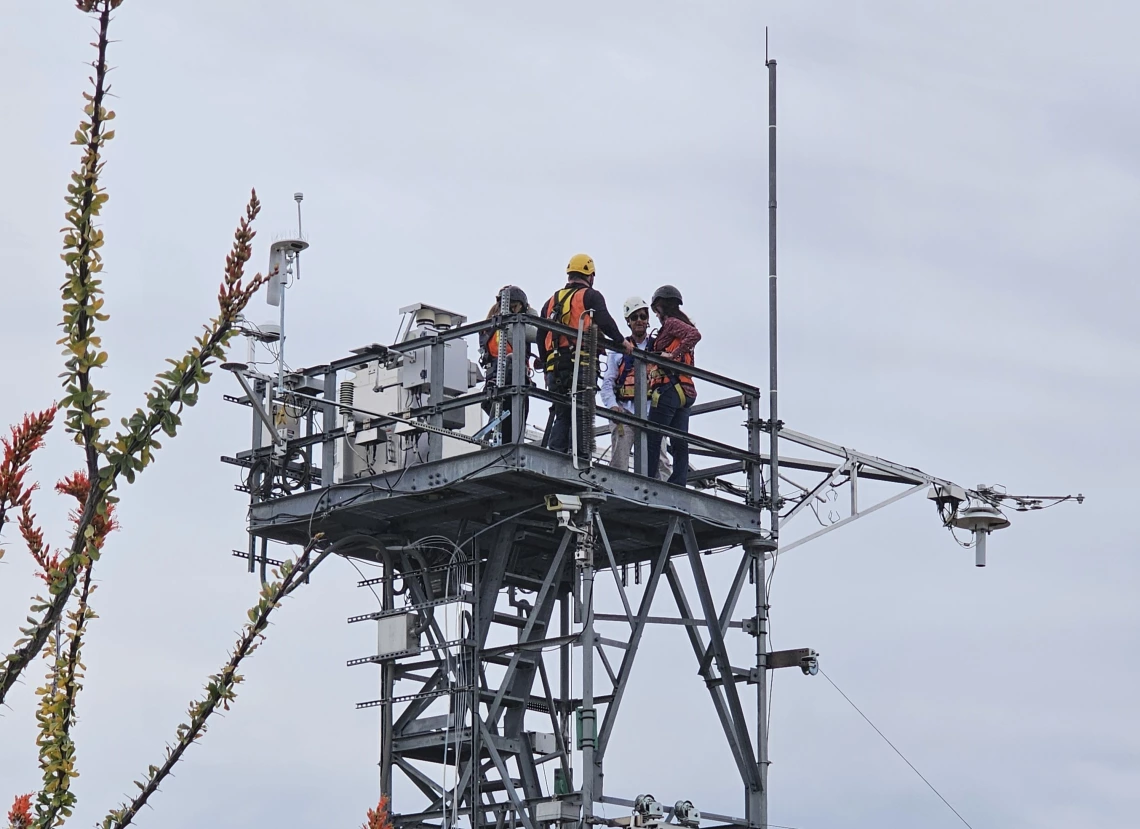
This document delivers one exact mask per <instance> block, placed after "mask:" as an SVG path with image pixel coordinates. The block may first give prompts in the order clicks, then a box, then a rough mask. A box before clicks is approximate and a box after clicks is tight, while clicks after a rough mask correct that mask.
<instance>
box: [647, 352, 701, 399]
mask: <svg viewBox="0 0 1140 829" xmlns="http://www.w3.org/2000/svg"><path fill="white" fill-rule="evenodd" d="M675 342H676V340H675V339H673V340H668V341H665V342H662V341H661V339H660V338H658V339H657V340H656V341H655V342H654V344H653V350H654V351H659V352H661V353H662V354H663V353H664V352H666V351H668V350H669V349H670V348H672V347H673V344H674V343H675ZM677 362H679V363H681V364H682V365H686V366H691V365H695V364H696V363H695V362H694V360H693V352H692V351H691V350H690V351H688V352H686V353H685V354H684V355H683V356H682V357H681V359H680V360H678V361H677ZM674 384H675V385H676V386H677V392H678V393H679V394H680V396H681V405H684V404H685V401H686V400H695V399H696V397H697V387H696V385H694V383H693V378H692V377H690V376H689V375H687V374H678V373H676V371H675V370H674V369H673V367H672V366H659V365H657V364H656V363H652V364H650V366H649V388H650V390H653V389H658V390H659V389H661V388H662V387H664V386H669V385H674Z"/></svg>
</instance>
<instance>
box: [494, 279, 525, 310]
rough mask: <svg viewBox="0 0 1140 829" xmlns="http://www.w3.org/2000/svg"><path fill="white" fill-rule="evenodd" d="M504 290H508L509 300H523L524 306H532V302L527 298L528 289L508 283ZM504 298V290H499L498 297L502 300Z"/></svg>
mask: <svg viewBox="0 0 1140 829" xmlns="http://www.w3.org/2000/svg"><path fill="white" fill-rule="evenodd" d="M503 290H505V291H507V296H508V297H509V300H508V301H509V302H521V303H522V304H523V307H524V308H525V307H529V306H530V303H529V302H527V299H526V291H524V290H523V289H522V288H518V287H516V286H514V285H508V286H507V287H506V288H504V289H503ZM502 298H503V291H499V296H498V299H499V300H500V301H501V300H502Z"/></svg>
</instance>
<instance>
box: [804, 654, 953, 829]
mask: <svg viewBox="0 0 1140 829" xmlns="http://www.w3.org/2000/svg"><path fill="white" fill-rule="evenodd" d="M819 674H820V676H822V677H823V678H824V679H826V680H827V681H828V682H830V683H831V687H832V688H834V689H835V690H836V691H839V695H840V696H841V697H843V698H844V699H845V700H847V703H848V704H849V705H850V706H851V707H852V708H854V709H855V711H856V712H857V713H858V714H859V716H860V717H862V718H863V719H864V720H866V721H867V725H869V726H871V728H873V729H875V733H876V734H878V735H879V736H880V737H882V738H883V742H885V743H886V744H887V745H889V746H890V747H891V749H892V750H893V751H894V753H895V754H897V755H898V756H899V757H902V761H903V762H904V763H906V764H907V765H908V766H910V769H911V771H913V772H914V773H915V774H917V775H918V777H919V779H920V780H921V781H922V782H923V783H925V784H926V785H927V786H928V787H929V788H930V791H932V792H934V793H935V794H936V795H938V799H939V800H941V801H942V802H943V803H945V804H946V808H947V809H949V810H950V811H951V812H953V813H954V814H955V815H956V816H957V818H958V820H960V821H962V823H963V824H965V826H966V827H967V829H974V827H972V826H970V824H969V823H968V822H967V821H966V819H965V818H964V817H962V816H961V815H960V814H958V810H957V809H955V808H954V807H953V806H951V805H950V801H949V800H947V799H946V798H944V797H943V796H942V793H941V792H940V791H938V789H936V788H934V786H933V784H931V782H930V781H929V780H927V779H926V778H925V777H923V775H922V772H920V771H919V770H918V769H916V768H915V767H914V763H912V762H911V761H910V760H908V759H906V756H905V755H904V754H903V753H902V752H901V751H899V750H898V749H897V748H896V747H895V744H894V743H892V742H891V741H890V740H888V739H887V735H886V734H884V733H883V732H882V731H880V730H879V727H878V726H877V725H875V724H874V723H873V722H871V718H870V717H868V716H867V715H866V714H864V713H863V712H862V711H861V710H860V709H859V706H858V705H856V704H855V703H854V702H852V701H851V697H849V696H847V694H845V693H843V690H842V689H841V688H840V687H839V686H838V685H836V684H835V680H833V679H832V678H831V677H829V676H828V675H827V673H826V672H824V670H823V669H822V668H820V670H819Z"/></svg>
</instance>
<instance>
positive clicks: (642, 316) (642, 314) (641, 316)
mask: <svg viewBox="0 0 1140 829" xmlns="http://www.w3.org/2000/svg"><path fill="white" fill-rule="evenodd" d="M626 319H627V320H629V321H630V322H637V321H638V320H641V321H642V322H646V321H648V320H649V312H648V311H638V312H637V313H635V314H630V315H629V316H628V317H626Z"/></svg>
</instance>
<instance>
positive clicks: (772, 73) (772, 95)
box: [766, 60, 780, 542]
mask: <svg viewBox="0 0 1140 829" xmlns="http://www.w3.org/2000/svg"><path fill="white" fill-rule="evenodd" d="M766 65H767V67H768V379H769V390H768V428H769V434H770V440H771V445H770V449H771V453H772V471H771V498H772V502H771V505H770V509H771V513H772V540H773V541H777V542H778V540H779V539H778V534H779V531H780V455H779V451H778V446H777V444H778V442H779V431H780V422H779V420H778V406H777V399H778V392H777V389H778V383H777V370H776V366H777V363H776V343H777V337H776V61H774V60H768V61H766Z"/></svg>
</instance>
